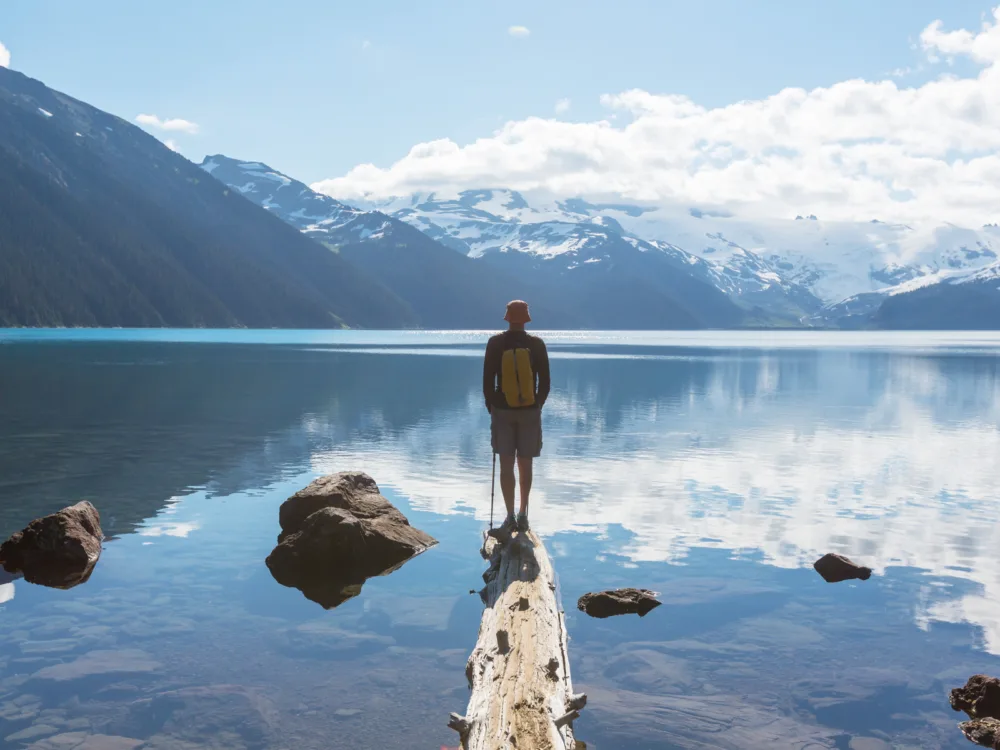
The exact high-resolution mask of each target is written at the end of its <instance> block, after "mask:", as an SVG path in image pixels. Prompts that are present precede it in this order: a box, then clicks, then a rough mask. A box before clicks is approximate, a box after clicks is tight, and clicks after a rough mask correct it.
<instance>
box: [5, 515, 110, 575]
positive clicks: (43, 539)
mask: <svg viewBox="0 0 1000 750" xmlns="http://www.w3.org/2000/svg"><path fill="white" fill-rule="evenodd" d="M103 540H104V533H103V532H102V531H101V516H100V514H99V513H98V512H97V509H96V508H95V507H94V506H93V505H91V504H90V503H88V502H86V501H84V502H80V503H77V504H76V505H73V506H70V507H69V508H64V509H63V510H61V511H59V512H58V513H53V514H52V515H50V516H45V517H43V518H38V519H36V520H34V521H32V522H31V523H30V524H28V526H27V527H26V528H25V529H24V530H23V531H19V532H17V533H16V534H14V535H13V536H11V537H10V539H8V540H7V541H6V542H4V543H3V544H2V545H0V561H2V562H3V567H4V569H5V570H6V571H7V572H8V573H18V572H20V573H22V574H23V575H24V579H25V580H26V581H28V582H29V583H37V584H40V585H42V586H51V587H53V588H61V589H68V588H72V587H73V586H78V585H79V584H81V583H84V582H86V581H87V579H89V578H90V574H91V572H93V570H94V566H95V565H96V564H97V560H98V558H99V557H100V556H101V542H102V541H103Z"/></svg>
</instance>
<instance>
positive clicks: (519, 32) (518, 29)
mask: <svg viewBox="0 0 1000 750" xmlns="http://www.w3.org/2000/svg"><path fill="white" fill-rule="evenodd" d="M507 33H508V34H510V35H511V36H516V37H526V36H528V35H529V34H531V29H529V28H528V27H527V26H511V27H510V28H509V29H507Z"/></svg>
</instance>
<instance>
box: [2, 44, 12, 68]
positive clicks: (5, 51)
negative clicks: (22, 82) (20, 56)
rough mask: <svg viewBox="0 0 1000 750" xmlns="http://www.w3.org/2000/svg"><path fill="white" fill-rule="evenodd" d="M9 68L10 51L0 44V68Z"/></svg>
mask: <svg viewBox="0 0 1000 750" xmlns="http://www.w3.org/2000/svg"><path fill="white" fill-rule="evenodd" d="M9 67H10V50H9V49H7V48H6V47H4V46H3V43H2V42H0V68H9Z"/></svg>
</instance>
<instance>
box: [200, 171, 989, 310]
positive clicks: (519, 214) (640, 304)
mask: <svg viewBox="0 0 1000 750" xmlns="http://www.w3.org/2000/svg"><path fill="white" fill-rule="evenodd" d="M202 166H203V168H204V169H205V170H206V171H208V172H210V173H211V174H212V175H213V176H215V177H216V178H218V179H220V180H222V181H223V182H225V183H227V184H229V185H230V186H231V187H233V188H234V189H236V190H238V191H240V192H241V193H242V194H243V195H245V196H246V197H248V198H250V199H251V200H253V201H254V202H256V203H258V204H259V205H261V206H263V207H265V208H267V209H268V210H270V211H271V212H273V213H275V214H276V215H278V216H279V217H281V218H282V219H284V220H285V221H286V222H288V223H290V224H292V225H293V226H295V227H297V228H298V229H299V230H300V231H302V232H303V233H305V234H307V235H309V236H312V237H314V238H315V239H317V240H319V241H321V242H323V243H324V244H326V245H327V246H329V247H331V248H334V249H337V250H338V251H339V252H347V253H348V254H349V255H348V256H347V257H351V258H353V259H354V260H355V261H356V262H358V263H359V264H361V265H362V266H363V267H365V268H366V270H369V271H371V272H373V273H374V275H375V276H376V277H377V278H379V279H380V280H382V281H383V283H387V285H389V286H390V288H392V289H393V290H394V291H397V293H400V294H401V287H400V283H401V281H398V282H397V283H396V284H395V285H393V284H390V283H388V276H387V274H389V273H390V271H391V272H395V271H396V270H398V268H395V266H398V264H399V260H400V259H401V258H402V257H403V256H400V255H399V249H400V248H403V247H410V246H413V247H416V246H421V248H422V249H421V252H425V253H430V256H433V257H434V258H435V259H437V261H441V262H447V263H451V262H452V261H451V260H449V259H448V258H445V257H443V256H441V253H442V251H443V250H445V249H448V250H450V251H451V252H453V253H454V255H456V256H459V257H461V256H464V260H468V261H473V262H474V265H475V266H476V267H477V271H475V272H472V271H469V273H471V274H472V276H473V277H476V278H478V279H482V278H487V277H489V278H494V277H496V278H503V279H506V282H505V284H504V288H507V289H509V288H512V287H513V286H518V285H519V286H518V288H522V289H524V288H528V287H534V288H537V289H538V290H539V291H540V292H541V294H538V295H535V298H544V299H547V300H548V301H549V303H550V304H551V306H552V310H551V312H552V317H553V319H560V315H564V316H566V319H567V320H568V319H572V320H573V321H574V325H580V326H585V327H640V328H645V327H657V326H660V327H701V326H709V327H735V326H740V325H745V324H748V323H750V324H760V323H765V324H766V323H774V322H776V321H778V320H784V321H788V322H798V323H802V324H805V325H817V326H831V325H832V326H841V327H859V326H862V327H863V326H870V325H872V324H873V321H874V320H875V316H876V313H877V312H878V311H879V309H880V308H881V306H882V305H883V303H884V302H885V301H886V300H887V299H889V298H892V297H896V296H899V295H902V294H906V293H908V292H911V291H914V290H916V289H918V288H922V287H925V286H933V285H935V284H938V283H945V282H948V283H950V282H952V281H954V282H955V283H956V284H957V283H958V280H959V279H960V278H970V279H972V278H974V277H976V274H977V273H979V272H980V271H981V270H982V269H985V268H988V267H992V266H993V265H994V264H996V263H997V260H998V250H1000V227H995V226H988V227H984V228H983V229H981V230H968V229H963V228H959V227H954V226H941V227H935V228H932V229H927V228H921V227H916V228H914V227H909V226H904V225H898V224H886V223H883V222H880V221H870V222H866V223H849V222H824V221H822V220H821V219H818V218H817V217H815V216H806V217H799V218H798V219H796V220H790V221H784V222H781V221H754V222H751V221H747V220H745V219H739V218H736V217H733V216H729V215H724V214H720V213H717V212H712V211H707V210H698V209H684V210H681V209H673V210H671V209H668V208H664V207H663V206H658V205H642V204H638V203H624V202H605V203H596V202H590V201H586V200H583V199H580V198H570V199H564V200H560V199H554V198H552V197H551V196H542V195H537V194H522V193H518V192H515V191H511V190H503V189H494V190H470V191H464V192H460V193H457V194H454V195H446V194H442V193H428V194H415V195H411V196H408V197H406V198H396V199H391V200H384V201H378V202H367V203H363V204H361V205H360V206H350V205H347V204H345V203H342V202H340V201H338V200H335V199H333V198H331V197H328V196H324V195H321V194H318V193H316V192H314V191H313V190H312V189H310V188H309V187H307V186H306V185H304V184H303V183H301V182H297V181H296V180H294V179H292V178H290V177H288V176H286V175H283V174H281V173H280V172H277V171H275V170H273V169H271V168H270V167H268V166H266V165H264V164H261V163H259V162H242V161H237V160H233V159H229V158H227V157H223V156H212V157H208V158H207V159H206V160H205V163H204V164H203V165H202ZM414 230H419V231H414ZM373 247H378V248H380V251H379V253H374V252H373V251H372V248H373ZM387 247H394V248H396V251H395V253H396V254H395V255H393V254H392V253H389V254H386V252H385V248H387ZM345 248H346V250H345ZM362 248H365V250H364V253H365V254H360V253H362ZM408 252H409V255H408V256H406V260H407V261H409V262H413V257H412V255H413V253H414V252H415V251H408ZM445 255H447V253H446V254H445ZM452 260H453V259H452ZM390 267H393V268H390ZM423 268H424V266H419V267H414V268H413V275H415V276H420V275H422V269H423ZM470 278H472V277H470ZM513 280H517V284H513V283H511V282H513ZM409 281H410V283H413V281H414V279H413V278H411V279H410V280H409ZM476 283H478V284H483V283H485V284H487V285H489V284H490V283H491V282H489V281H477V282H476ZM968 288H972V287H968ZM403 291H406V290H403ZM960 294H961V289H959V291H958V292H954V293H953V295H952V296H954V295H959V296H960ZM401 296H402V297H403V298H404V299H407V298H408V297H407V295H406V294H401ZM410 296H411V297H412V291H411V292H410ZM593 297H601V298H603V299H605V300H616V301H618V304H617V305H616V304H604V305H603V309H604V311H605V312H604V313H600V314H599V313H597V312H594V311H590V310H589V309H588V308H587V306H586V305H584V304H582V303H581V301H580V300H581V299H583V298H593ZM609 310H610V315H611V316H612V318H613V319H609V318H607V317H601V316H602V315H607V314H609V313H608V311H609ZM455 312H456V311H452V314H455ZM616 315H617V316H618V317H617V318H615V317H614V316H616ZM883 319H884V318H883ZM998 325H1000V322H998Z"/></svg>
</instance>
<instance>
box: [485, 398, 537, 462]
mask: <svg viewBox="0 0 1000 750" xmlns="http://www.w3.org/2000/svg"><path fill="white" fill-rule="evenodd" d="M490 433H491V435H492V442H493V452H494V453H498V454H500V455H501V456H514V455H517V456H530V457H532V458H534V457H535V456H539V455H541V453H542V410H541V409H536V408H527V409H501V408H499V407H493V411H492V418H491V420H490Z"/></svg>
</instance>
